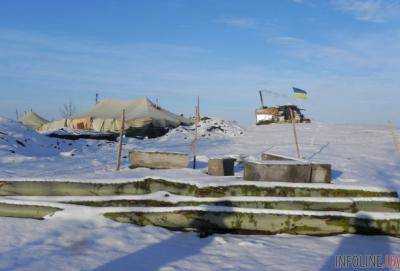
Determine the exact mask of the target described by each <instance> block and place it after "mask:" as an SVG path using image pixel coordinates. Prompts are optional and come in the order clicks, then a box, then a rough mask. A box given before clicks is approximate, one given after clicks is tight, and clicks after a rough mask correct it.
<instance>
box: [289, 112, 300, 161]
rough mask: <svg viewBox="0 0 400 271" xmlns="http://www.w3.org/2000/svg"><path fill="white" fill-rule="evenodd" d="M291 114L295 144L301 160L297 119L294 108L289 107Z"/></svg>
mask: <svg viewBox="0 0 400 271" xmlns="http://www.w3.org/2000/svg"><path fill="white" fill-rule="evenodd" d="M289 112H290V117H291V119H292V125H293V135H294V143H295V145H296V152H297V157H298V158H301V155H300V148H299V141H298V140H297V131H296V120H295V117H294V112H293V110H292V108H290V107H289Z"/></svg>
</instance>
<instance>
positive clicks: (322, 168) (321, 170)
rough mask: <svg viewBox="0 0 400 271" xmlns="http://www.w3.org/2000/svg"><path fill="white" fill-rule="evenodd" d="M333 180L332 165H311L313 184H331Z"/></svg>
mask: <svg viewBox="0 0 400 271" xmlns="http://www.w3.org/2000/svg"><path fill="white" fill-rule="evenodd" d="M331 180H332V166H331V165H330V164H314V163H312V164H311V182H312V183H330V182H331Z"/></svg>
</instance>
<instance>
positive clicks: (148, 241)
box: [0, 118, 400, 270]
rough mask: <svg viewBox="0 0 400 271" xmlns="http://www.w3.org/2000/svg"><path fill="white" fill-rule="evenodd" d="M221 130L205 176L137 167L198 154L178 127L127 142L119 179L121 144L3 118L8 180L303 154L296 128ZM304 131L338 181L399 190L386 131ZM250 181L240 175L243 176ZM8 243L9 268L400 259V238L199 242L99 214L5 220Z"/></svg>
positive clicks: (207, 142)
mask: <svg viewBox="0 0 400 271" xmlns="http://www.w3.org/2000/svg"><path fill="white" fill-rule="evenodd" d="M215 122H217V125H215ZM220 124H221V120H210V121H209V122H208V123H204V124H203V128H202V129H199V131H200V133H201V134H204V136H200V139H199V143H198V148H197V151H198V155H199V157H198V158H199V161H200V162H199V168H198V169H197V170H192V169H190V168H188V169H185V170H149V169H135V170H131V169H129V168H128V164H129V161H128V151H129V150H131V149H145V150H166V151H178V152H186V153H190V152H191V147H190V144H191V141H192V134H191V130H190V128H188V129H184V130H182V128H178V129H176V130H174V131H171V132H170V133H169V134H167V135H165V136H164V137H161V138H158V139H146V140H137V139H128V140H126V144H125V146H124V151H125V154H124V159H123V161H124V164H123V169H122V170H121V171H120V172H116V171H115V170H114V168H115V154H116V145H115V143H111V142H105V141H102V142H99V141H91V140H79V141H74V142H69V141H65V140H57V139H50V138H47V137H45V136H44V135H40V134H37V133H35V132H33V131H31V130H27V129H25V128H24V127H22V126H20V125H19V124H18V123H15V122H12V121H10V120H7V119H2V118H0V180H8V179H19V180H22V179H30V180H32V178H36V179H37V178H46V179H58V180H60V179H61V180H71V179H72V180H80V181H85V180H88V179H90V180H103V181H104V180H110V179H111V180H112V179H116V180H118V179H123V180H126V179H133V178H141V177H145V176H155V175H157V176H162V177H166V178H174V179H181V180H189V181H197V182H201V181H204V182H211V181H212V180H211V179H210V178H211V177H208V176H207V175H205V174H204V172H203V171H204V170H205V169H206V166H207V164H206V162H207V160H208V158H209V157H214V156H226V155H232V156H235V157H238V158H245V157H247V158H248V159H255V158H258V157H259V156H260V154H261V153H262V152H264V151H270V152H273V153H278V154H284V155H292V156H294V154H295V148H294V143H293V137H292V130H291V129H292V127H291V126H290V125H270V126H252V127H250V128H248V129H246V130H242V129H241V128H240V127H239V126H237V125H236V124H234V123H230V122H224V123H223V124H224V125H225V126H222V125H220ZM211 126H220V127H223V128H222V129H219V128H213V129H209V128H210V127H211ZM208 130H209V131H208ZM221 130H222V132H221ZM203 132H204V133H203ZM298 134H299V141H300V147H301V153H302V156H303V157H304V158H306V159H310V160H314V161H323V162H328V163H332V165H333V169H334V183H336V184H343V185H357V186H379V187H383V188H391V189H395V190H397V191H399V192H400V156H399V154H398V153H396V150H395V147H394V144H393V138H392V136H391V133H390V130H389V129H388V128H387V127H385V126H371V125H334V124H323V123H313V124H301V125H298ZM16 140H18V141H19V143H18V142H17V141H16ZM21 143H22V144H21ZM241 174H242V169H241V168H240V167H238V168H236V175H237V176H240V175H241ZM218 181H223V178H222V179H220V180H218ZM0 236H1V242H0V270H332V269H334V267H335V255H338V254H339V255H349V254H357V255H360V254H364V255H372V254H378V255H391V254H394V255H400V239H398V238H393V237H386V236H358V235H341V236H335V237H309V236H290V235H277V236H241V235H229V234H227V235H218V234H216V235H212V236H209V237H207V238H199V237H197V235H196V234H195V233H179V232H170V231H168V230H165V229H162V228H156V227H151V226H148V227H137V226H135V225H128V224H120V223H116V222H113V221H110V220H107V219H105V218H103V217H101V216H99V215H92V216H90V215H87V216H83V215H82V216H77V215H55V216H53V217H50V218H48V219H46V220H44V221H34V220H29V219H13V218H0Z"/></svg>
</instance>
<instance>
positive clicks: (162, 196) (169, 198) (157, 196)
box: [0, 191, 400, 203]
mask: <svg viewBox="0 0 400 271" xmlns="http://www.w3.org/2000/svg"><path fill="white" fill-rule="evenodd" d="M5 200H20V201H24V202H35V201H42V202H66V203H68V202H73V201H80V202H101V201H114V200H157V201H164V202H171V203H178V202H187V201H189V202H210V203H212V202H222V201H232V202H321V203H353V202H400V199H399V198H393V197H365V198H362V197H361V198H359V197H336V198H332V197H257V196H232V197H220V198H209V197H204V198H203V197H202V198H198V197H192V196H182V195H175V194H171V193H168V192H164V191H160V192H156V193H152V194H145V195H113V196H7V197H0V202H4V201H5Z"/></svg>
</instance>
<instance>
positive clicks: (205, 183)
mask: <svg viewBox="0 0 400 271" xmlns="http://www.w3.org/2000/svg"><path fill="white" fill-rule="evenodd" d="M146 179H155V180H164V181H167V182H172V183H181V184H189V185H195V186H197V187H199V188H205V187H226V186H238V185H240V186H256V187H268V188H271V187H294V188H313V189H330V190H335V189H347V190H358V191H371V192H392V191H393V190H390V189H387V188H383V187H370V186H356V185H347V184H342V185H338V184H326V183H292V182H262V181H243V180H242V179H241V178H240V177H232V176H225V177H215V176H206V177H198V178H187V179H173V178H166V177H163V176H146V177H143V178H137V179H130V178H116V179H76V178H1V181H11V182H12V181H15V182H18V181H26V182H72V183H103V184H106V183H107V184H112V183H132V182H143V181H145V180H146Z"/></svg>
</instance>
